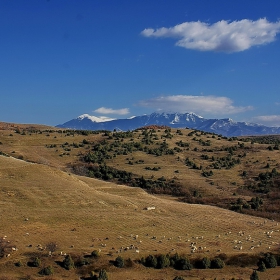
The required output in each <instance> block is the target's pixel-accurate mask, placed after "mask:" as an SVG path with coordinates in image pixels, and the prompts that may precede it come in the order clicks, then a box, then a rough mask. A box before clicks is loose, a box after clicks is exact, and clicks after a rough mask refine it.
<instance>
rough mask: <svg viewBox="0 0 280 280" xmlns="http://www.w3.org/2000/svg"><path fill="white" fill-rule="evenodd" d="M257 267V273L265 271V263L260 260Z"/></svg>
mask: <svg viewBox="0 0 280 280" xmlns="http://www.w3.org/2000/svg"><path fill="white" fill-rule="evenodd" d="M257 265H258V271H261V272H264V271H266V266H265V263H264V262H263V261H262V260H260V261H259V262H258V264H257Z"/></svg>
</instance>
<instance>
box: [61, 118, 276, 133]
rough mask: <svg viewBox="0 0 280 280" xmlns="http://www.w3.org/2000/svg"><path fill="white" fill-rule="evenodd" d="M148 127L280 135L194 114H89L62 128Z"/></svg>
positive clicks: (270, 129) (271, 129) (272, 129)
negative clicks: (120, 115)
mask: <svg viewBox="0 0 280 280" xmlns="http://www.w3.org/2000/svg"><path fill="white" fill-rule="evenodd" d="M147 125H165V126H169V127H172V128H186V127H188V128H192V129H198V130H202V131H207V132H213V133H216V134H221V135H224V136H245V135H268V134H280V127H268V126H264V125H259V124H255V123H246V122H235V121H233V120H232V119H229V118H227V119H205V118H203V117H201V116H198V115H196V114H194V113H184V114H181V113H152V114H150V115H143V116H136V117H131V118H128V119H109V118H106V117H94V116H90V115H87V114H84V115H81V116H79V117H78V118H76V119H73V120H70V121H68V122H66V123H64V124H60V125H57V127H59V128H67V129H77V130H110V131H113V130H114V129H116V130H117V131H120V130H121V131H127V130H134V129H137V128H139V127H143V126H147Z"/></svg>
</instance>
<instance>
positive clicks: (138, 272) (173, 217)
mask: <svg viewBox="0 0 280 280" xmlns="http://www.w3.org/2000/svg"><path fill="white" fill-rule="evenodd" d="M0 134H2V135H1V140H0V141H1V142H2V145H1V150H2V151H5V152H6V153H10V154H11V155H16V156H18V155H23V157H24V158H28V159H29V160H33V161H37V162H39V163H41V164H32V163H28V162H25V161H21V160H17V159H15V158H12V157H4V156H0V178H1V192H0V198H1V200H0V201H1V203H0V211H1V216H0V224H1V229H0V235H2V236H4V235H7V236H8V238H9V240H10V241H11V242H12V243H13V244H14V245H16V246H17V247H18V248H19V250H18V251H17V252H14V253H12V256H11V257H10V258H9V259H7V258H4V259H2V260H0V263H1V265H0V275H4V274H10V275H13V276H26V275H28V274H30V275H36V273H37V271H38V270H36V269H34V268H28V267H23V268H15V266H14V265H13V263H14V262H15V261H18V260H23V261H27V260H28V256H29V255H30V254H34V252H36V245H37V244H43V245H45V244H46V243H48V242H50V241H55V242H57V243H58V245H59V251H63V252H67V253H77V254H82V253H83V254H84V253H90V252H91V251H92V250H94V249H99V248H100V249H101V250H102V255H103V257H104V259H105V260H107V261H108V260H113V259H115V257H116V256H117V255H118V253H116V250H118V249H119V248H120V247H122V246H123V247H126V246H130V245H131V244H133V245H135V246H137V247H139V250H140V253H139V254H137V253H136V252H135V250H129V251H127V252H123V253H122V256H123V257H124V258H128V257H131V258H132V259H136V258H140V257H141V256H147V255H148V254H155V253H168V252H179V253H185V254H190V242H192V241H195V242H197V247H198V246H202V247H206V248H205V249H204V250H203V252H201V253H196V254H195V255H196V256H201V255H208V256H210V257H213V256H215V255H217V254H219V253H220V252H222V253H227V254H228V255H232V254H237V253H240V251H238V250H236V249H234V246H235V244H234V240H238V241H242V245H243V250H242V252H246V253H251V254H252V253H253V252H266V251H267V250H273V249H277V248H278V245H277V242H278V240H279V237H280V233H279V232H278V229H279V228H280V227H279V226H278V225H277V224H276V222H272V221H267V222H266V223H264V219H262V218H256V217H254V218H252V217H251V216H247V215H241V214H238V213H235V212H232V211H227V210H224V209H220V208H217V207H212V206H206V205H196V204H192V205H189V204H185V203H179V202H177V201H174V200H170V199H166V198H165V197H164V196H152V195H149V194H147V193H146V192H144V191H143V190H141V189H139V188H129V187H126V186H121V185H116V184H112V183H106V182H103V181H98V180H95V179H90V178H86V177H80V176H76V175H73V174H70V173H68V172H65V167H66V164H67V163H69V162H72V161H74V160H75V159H76V158H77V154H78V150H77V151H75V153H72V155H71V156H69V157H66V156H64V157H60V156H59V155H57V152H55V151H54V150H50V149H47V148H45V144H51V143H54V142H55V141H57V143H61V142H62V141H63V142H64V141H65V138H67V141H68V142H70V141H69V139H73V138H70V137H72V136H68V137H65V135H56V138H54V136H53V135H52V134H50V136H46V134H38V135H19V134H14V133H12V134H13V136H9V134H10V131H1V133H0ZM89 137H91V138H92V139H93V138H94V137H95V136H89ZM97 137H99V136H97ZM83 138H85V137H83V136H75V142H79V141H82V139H83ZM94 139H95V138H94ZM224 143H227V142H224ZM254 145H258V144H254ZM264 150H265V149H263V151H264ZM12 151H15V153H11V152H12ZM263 151H260V152H258V153H256V154H255V155H254V156H252V159H253V157H254V158H256V157H257V158H259V159H261V160H263V159H264V157H265V156H261V155H260V154H261V153H263ZM275 154H276V153H275ZM271 155H274V153H272V154H271ZM135 157H136V156H135ZM275 157H276V156H275ZM140 158H143V154H141V155H140ZM148 160H151V162H148ZM156 160H157V161H159V160H163V161H164V159H161V158H160V157H157V158H156ZM145 161H147V162H148V163H147V164H148V165H149V164H152V159H150V158H147V159H146V158H145ZM45 163H48V165H46V164H45ZM276 163H277V162H276ZM276 163H275V162H274V164H276ZM112 164H116V165H117V164H119V166H128V165H127V164H125V159H124V161H123V163H121V161H119V162H117V163H114V162H112ZM160 164H161V163H160ZM172 165H174V169H176V168H177V166H176V162H173V163H172V162H170V161H168V164H166V165H165V167H164V166H163V165H162V169H163V172H164V173H163V174H165V175H166V176H167V174H168V173H167V172H168V170H169V169H171V166H172ZM128 167H132V168H135V169H133V170H132V171H134V172H135V170H137V167H138V170H139V166H136V167H135V165H133V166H128ZM238 168H240V167H238ZM60 169H63V170H60ZM186 170H187V171H188V169H186ZM186 170H185V171H186ZM142 171H143V169H141V170H140V171H138V172H142ZM230 172H233V171H232V170H230ZM182 173H183V171H182ZM186 173H187V172H186ZM190 173H191V175H190V174H188V176H189V177H188V178H189V180H192V177H194V175H195V174H196V173H197V172H196V171H192V170H190ZM179 174H181V172H180V173H179ZM232 174H234V173H232ZM170 176H173V173H172V175H170ZM228 176H229V179H226V180H230V179H234V180H235V177H234V178H233V177H232V176H233V175H228ZM234 176H235V175H234ZM186 178H187V177H186ZM236 178H237V177H236ZM217 179H218V178H217ZM182 180H185V178H184V177H183V176H182ZM194 180H196V181H194V182H197V181H198V180H200V181H201V182H202V186H204V185H205V186H206V185H207V187H208V188H210V185H209V184H207V181H206V180H205V179H204V178H201V176H197V177H195V178H194ZM223 180H224V181H226V180H225V178H224V177H223V178H222V179H221V181H219V182H218V183H219V184H221V182H222V181H223ZM211 187H212V186H211ZM226 187H228V188H230V190H229V192H232V189H231V185H230V184H229V185H226ZM215 192H217V193H224V192H226V188H225V189H224V190H222V189H221V188H216V187H215V190H214V192H213V193H215ZM147 206H155V207H156V209H155V210H152V211H147V210H144V208H145V207H147ZM26 218H28V221H26V220H25V219H26ZM271 230H274V234H273V235H272V237H271V238H268V237H267V235H266V234H264V232H267V231H271ZM240 231H244V232H245V234H244V236H239V234H238V232H240ZM229 232H231V233H230V234H229ZM135 235H138V236H139V237H138V238H137V239H135V238H134V236H135ZM219 235H220V236H219ZM249 235H251V237H252V238H251V240H250V241H247V240H246V238H247V237H248V236H249ZM153 236H155V237H156V239H152V237H153ZM202 236H203V239H202V238H201V237H202ZM218 236H219V237H218ZM140 240H141V241H142V242H140ZM252 240H253V241H252ZM260 241H261V242H262V245H261V246H260V247H259V248H258V247H257V245H258V244H259V242H260ZM104 243H106V247H103V246H102V245H101V244H104ZM30 244H32V245H33V246H32V247H27V246H28V245H30ZM252 245H254V246H255V247H256V248H255V249H254V251H252V250H250V247H251V246H252ZM72 246H74V247H73V248H71V247H72ZM268 247H270V249H269V248H268ZM112 248H114V249H112ZM207 250H209V252H206V251H207ZM218 250H220V252H218ZM107 254H110V255H111V256H107ZM57 258H58V259H59V257H57ZM107 261H106V262H105V263H106V264H107ZM46 262H51V263H52V262H53V260H47V261H46ZM55 269H56V271H57V273H56V275H68V277H74V275H75V274H76V272H77V271H72V272H71V271H70V272H68V271H65V270H63V269H61V268H60V267H59V266H57V265H56V267H55ZM107 269H108V271H109V276H111V277H110V279H119V278H122V279H125V278H124V277H127V278H135V279H173V278H174V277H175V275H184V276H191V275H192V276H193V278H191V279H201V278H203V277H206V279H212V278H214V277H220V278H221V277H226V276H228V278H229V277H234V276H235V277H238V276H240V275H243V276H242V277H245V278H248V277H249V275H250V274H251V272H252V268H251V267H247V268H236V267H227V268H226V269H223V270H221V271H212V270H206V271H202V270H199V271H197V270H192V271H190V272H179V271H175V270H173V269H168V270H160V271H159V270H153V269H146V268H143V267H142V266H138V265H135V267H134V269H127V270H120V269H116V268H114V267H111V266H110V267H107ZM279 272H280V271H279V269H278V268H277V269H273V270H269V271H267V272H265V273H262V274H261V277H264V278H261V279H268V278H269V279H277V273H278V274H279ZM57 277H59V276H57ZM267 277H268V278H267ZM218 279H219V278H218Z"/></svg>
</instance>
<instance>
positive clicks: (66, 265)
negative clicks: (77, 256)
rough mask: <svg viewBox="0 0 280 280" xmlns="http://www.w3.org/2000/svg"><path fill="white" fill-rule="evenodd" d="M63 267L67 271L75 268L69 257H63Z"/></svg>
mask: <svg viewBox="0 0 280 280" xmlns="http://www.w3.org/2000/svg"><path fill="white" fill-rule="evenodd" d="M63 267H64V268H65V269H68V270H70V269H72V268H74V267H75V264H74V261H73V260H72V258H71V256H70V255H67V256H65V258H64V260H63Z"/></svg>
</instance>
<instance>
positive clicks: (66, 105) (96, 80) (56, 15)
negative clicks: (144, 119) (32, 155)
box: [0, 0, 280, 126]
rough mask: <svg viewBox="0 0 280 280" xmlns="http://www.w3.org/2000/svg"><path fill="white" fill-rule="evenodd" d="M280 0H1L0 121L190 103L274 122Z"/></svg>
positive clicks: (277, 115)
mask: <svg viewBox="0 0 280 280" xmlns="http://www.w3.org/2000/svg"><path fill="white" fill-rule="evenodd" d="M279 20H280V1H276V0H245V1H244V0H234V1H233V0H227V1H224V0H213V1H212V0H196V1H193V0H175V1H174V0H173V1H171V0H165V1H162V0H141V1H140V0H134V1H133V0H118V1H115V0H83V1H81V0H76V1H74V0H41V1H38V0H28V1H22V0H13V1H11V0H1V1H0V54H1V58H0V97H1V99H0V100H1V110H0V121H5V122H16V123H40V124H48V125H57V124H60V123H64V122H66V121H68V120H70V119H73V118H76V117H78V116H79V115H82V114H89V115H93V116H97V117H101V116H103V117H108V118H128V117H131V116H135V115H142V114H150V113H152V112H156V111H158V112H174V111H176V112H194V113H196V114H198V115H201V116H203V117H205V118H227V117H230V118H233V119H234V120H236V121H248V122H257V123H261V124H265V125H269V126H280V65H279V62H280V21H279Z"/></svg>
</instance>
